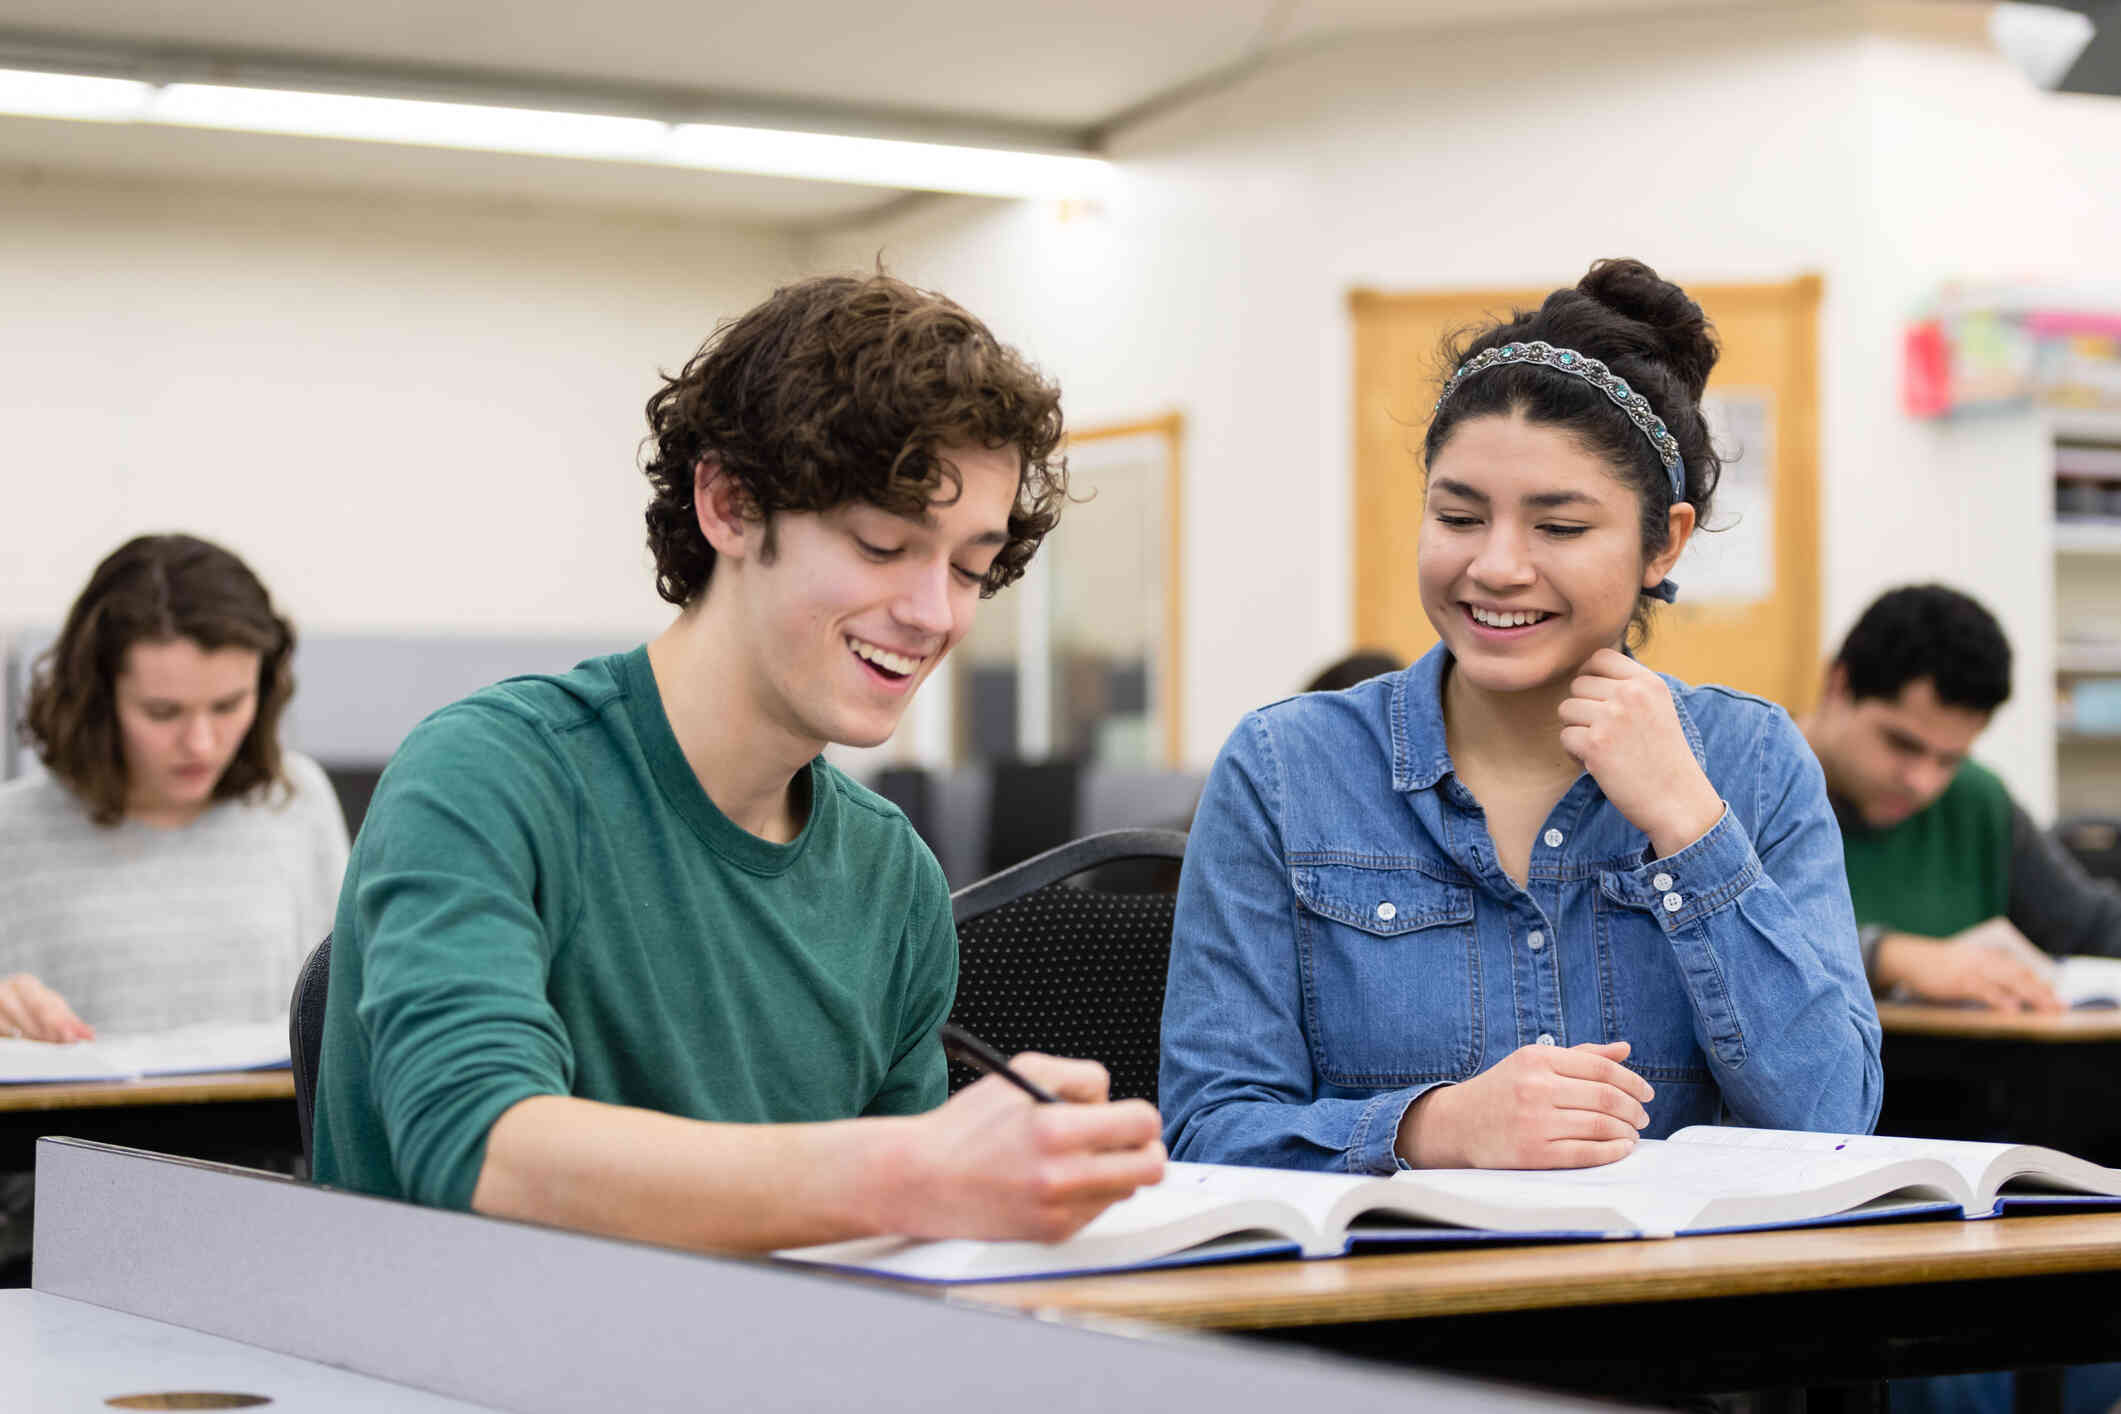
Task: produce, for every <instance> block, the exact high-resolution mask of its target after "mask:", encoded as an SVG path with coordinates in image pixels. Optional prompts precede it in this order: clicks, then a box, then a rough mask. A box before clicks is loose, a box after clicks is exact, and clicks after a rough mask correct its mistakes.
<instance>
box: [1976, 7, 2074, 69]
mask: <svg viewBox="0 0 2121 1414" xmlns="http://www.w3.org/2000/svg"><path fill="white" fill-rule="evenodd" d="M2094 32H2095V27H2094V25H2093V24H2092V17H2091V16H2090V15H2084V14H2079V13H2078V12H2077V11H2075V10H2065V9H2063V8H2062V7H2061V6H2059V5H2020V4H2003V5H1998V6H1996V8H1995V9H1993V10H1991V11H1989V15H1988V36H1989V39H1990V40H1991V41H1992V42H1993V43H1994V44H1995V46H1996V48H1997V49H1999V50H2001V51H2002V53H2003V57H2004V58H2006V59H2008V60H2010V61H2011V63H2013V64H2015V65H2016V66H2017V67H2018V70H2019V71H2020V72H2021V73H2023V74H2024V75H2025V76H2026V77H2027V78H2029V79H2031V80H2032V81H2033V83H2034V84H2035V85H2036V86H2037V87H2040V88H2053V87H2054V86H2055V85H2056V84H2059V83H2061V82H2062V77H2063V75H2065V74H2067V73H2068V72H2069V70H2070V65H2072V64H2074V63H2076V62H2077V56H2079V55H2080V54H2082V53H2083V52H2084V49H2085V46H2086V45H2088V44H2090V43H2091V42H2092V35H2093V33H2094Z"/></svg>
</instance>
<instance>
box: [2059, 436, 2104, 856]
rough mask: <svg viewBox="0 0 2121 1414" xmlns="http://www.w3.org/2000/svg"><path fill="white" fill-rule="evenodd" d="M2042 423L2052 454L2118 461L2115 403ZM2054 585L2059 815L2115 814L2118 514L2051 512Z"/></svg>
mask: <svg viewBox="0 0 2121 1414" xmlns="http://www.w3.org/2000/svg"><path fill="white" fill-rule="evenodd" d="M2048 432H2049V439H2050V448H2051V450H2052V451H2053V452H2055V453H2056V454H2058V455H2059V450H2060V448H2062V447H2063V446H2072V447H2081V446H2092V447H2097V448H2101V449H2111V451H2112V452H2113V453H2114V456H2115V458H2116V459H2117V460H2121V412H2111V411H2084V410H2078V409H2057V410H2055V411H2053V412H2051V413H2050V414H2049V415H2048ZM2097 460H2100V461H2104V460H2106V458H2104V457H2100V458H2097ZM2050 469H2051V470H2053V469H2054V468H2053V467H2052V466H2051V468H2050ZM2105 484H2107V485H2110V486H2116V487H2121V476H2116V477H2113V478H2111V479H2108V480H2106V482H2105ZM2054 584H2055V597H2054V606H2055V610H2054V612H2055V637H2054V663H2055V705H2056V729H2055V777H2056V796H2057V798H2056V804H2057V807H2058V814H2060V815H2061V816H2063V817H2068V816H2071V815H2121V516H2088V517H2079V516H2067V517H2058V518H2057V519H2056V521H2055V533H2054Z"/></svg>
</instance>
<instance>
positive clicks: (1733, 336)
mask: <svg viewBox="0 0 2121 1414" xmlns="http://www.w3.org/2000/svg"><path fill="white" fill-rule="evenodd" d="M1820 288H1821V282H1820V280H1819V277H1818V276H1816V275H1807V276H1803V277H1800V278H1798V279H1795V280H1790V281H1787V282H1784V283H1778V284H1762V285H1690V286H1688V287H1687V290H1688V293H1689V294H1691V295H1693V296H1694V298H1695V299H1697V300H1699V301H1700V302H1701V306H1702V308H1703V309H1704V310H1706V311H1707V312H1708V316H1709V318H1710V319H1711V320H1712V321H1713V322H1714V323H1715V325H1716V330H1717V333H1718V335H1719V336H1720V338H1721V339H1722V343H1723V357H1722V358H1721V359H1719V360H1718V361H1717V364H1716V370H1715V373H1714V375H1713V376H1712V377H1711V378H1710V380H1709V399H1710V400H1711V401H1713V402H1715V403H1716V405H1717V409H1718V412H1719V416H1716V417H1712V419H1711V424H1712V426H1715V425H1716V424H1717V423H1718V422H1719V421H1721V422H1724V423H1726V424H1730V425H1737V426H1739V427H1740V428H1741V435H1740V437H1739V438H1738V440H1739V441H1741V442H1743V443H1744V444H1745V445H1741V446H1737V447H1730V446H1726V445H1724V444H1725V442H1726V441H1728V440H1730V438H1729V437H1728V436H1719V438H1718V447H1719V450H1720V451H1722V452H1724V454H1725V455H1726V456H1727V457H1728V456H1731V455H1732V454H1733V453H1736V454H1737V455H1736V457H1735V459H1734V460H1732V462H1731V465H1730V466H1729V467H1728V468H1727V469H1726V472H1725V478H1726V479H1725V483H1724V487H1725V489H1723V490H1719V492H1718V494H1717V499H1716V501H1715V502H1714V503H1712V505H1711V507H1710V513H1709V519H1708V524H1709V526H1710V527H1711V528H1712V530H1714V529H1715V528H1716V527H1723V526H1728V527H1729V528H1728V529H1723V530H1720V531H1716V532H1715V533H1711V534H1707V535H1697V536H1696V537H1695V539H1696V545H1695V546H1694V547H1690V548H1689V549H1688V551H1687V554H1686V557H1685V558H1684V559H1682V560H1681V562H1680V566H1679V568H1678V569H1676V570H1675V571H1674V572H1673V578H1674V579H1676V580H1678V581H1679V584H1680V596H1679V602H1678V603H1677V604H1673V605H1669V606H1663V607H1660V608H1659V609H1658V610H1657V612H1656V614H1655V615H1654V616H1653V619H1652V623H1651V633H1650V642H1649V646H1648V647H1647V648H1646V649H1645V650H1644V651H1643V655H1642V657H1643V661H1644V662H1646V663H1648V664H1650V665H1651V666H1652V667H1655V668H1657V669H1659V670H1660V671H1663V672H1668V673H1672V674H1675V675H1676V676H1678V677H1681V678H1684V679H1685V680H1687V681H1688V682H1697V683H1699V682H1720V683H1727V684H1729V685H1730V686H1732V687H1737V688H1742V689H1744V690H1745V691H1748V692H1757V693H1759V694H1760V695H1761V696H1763V697H1767V698H1771V699H1773V700H1774V701H1777V702H1780V703H1782V704H1783V705H1784V706H1786V707H1788V708H1789V709H1790V710H1791V711H1792V712H1801V711H1803V710H1805V709H1806V708H1808V707H1809V706H1810V705H1811V702H1812V699H1813V697H1814V695H1815V694H1816V692H1817V689H1818V677H1819V672H1820V665H1819V604H1820V589H1819V509H1818V502H1819V395H1818V342H1817V341H1818V332H1817V331H1818V311H1819V295H1820ZM1545 294H1546V291H1545V290H1530V289H1525V290H1468V291H1457V292H1438V293H1428V294H1386V293H1380V292H1377V291H1372V290H1357V291H1355V292H1353V293H1352V294H1351V295H1350V296H1349V300H1348V303H1349V309H1350V312H1351V314H1352V317H1353V322H1354V332H1355V527H1354V530H1355V534H1354V542H1355V638H1356V641H1357V642H1358V643H1363V644H1375V645H1377V646H1379V647H1382V648H1387V649H1390V650H1391V651H1393V652H1395V653H1399V654H1402V655H1404V656H1406V657H1408V658H1410V659H1411V658H1413V657H1416V656H1418V655H1420V654H1421V653H1423V652H1426V651H1427V650H1428V648H1429V647H1430V645H1432V644H1433V643H1435V641H1436V634H1435V632H1434V631H1433V630H1432V629H1431V628H1430V627H1429V622H1428V619H1427V617H1426V616H1425V615H1424V614H1423V613H1422V610H1421V595H1420V591H1419V589H1418V587H1417V585H1416V582H1415V544H1416V540H1417V536H1418V533H1419V528H1420V525H1421V501H1422V473H1421V465H1420V458H1419V452H1420V448H1421V439H1422V436H1423V434H1424V433H1425V432H1426V431H1427V429H1428V424H1429V411H1430V407H1431V405H1432V404H1434V402H1435V401H1436V392H1437V387H1438V370H1439V368H1440V363H1439V360H1440V358H1441V352H1440V350H1441V346H1442V343H1443V340H1444V337H1445V335H1446V333H1447V332H1448V331H1450V330H1452V329H1457V328H1461V327H1463V326H1465V325H1469V324H1478V323H1484V322H1487V321H1489V320H1491V319H1494V318H1496V317H1498V316H1501V315H1504V314H1506V313H1507V312H1508V311H1509V310H1512V309H1528V308H1533V307H1536V306H1537V305H1538V303H1539V301H1540V300H1541V299H1542V298H1544V296H1545ZM1734 522H1735V523H1734ZM1690 572H1691V576H1692V577H1691V581H1690Z"/></svg>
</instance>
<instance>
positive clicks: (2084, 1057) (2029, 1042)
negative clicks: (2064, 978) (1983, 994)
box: [1878, 1002, 2121, 1164]
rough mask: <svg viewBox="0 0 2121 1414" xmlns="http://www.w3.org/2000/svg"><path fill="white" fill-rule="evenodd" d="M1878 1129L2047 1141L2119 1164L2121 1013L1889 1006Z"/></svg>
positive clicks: (1882, 1015)
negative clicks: (2041, 1013) (2052, 1013)
mask: <svg viewBox="0 0 2121 1414" xmlns="http://www.w3.org/2000/svg"><path fill="white" fill-rule="evenodd" d="M1878 1020H1879V1021H1880V1023H1882V1024H1883V1026H1884V1028H1885V1051H1884V1060H1885V1109H1884V1112H1883V1113H1882V1114H1881V1115H1880V1116H1879V1119H1878V1132H1879V1133H1881V1134H1913V1135H1921V1136H1924V1137H1928V1138H1937V1139H1996V1140H2009V1141H2011V1142H2014V1143H2022V1144H2046V1145H2050V1146H2051V1147H2053V1148H2057V1149H2064V1150H2067V1151H2069V1152H2070V1153H2073V1154H2079V1155H2082V1156H2083V1157H2084V1158H2087V1159H2092V1160H2094V1161H2096V1162H2098V1163H2103V1164H2121V1104H2117V1103H2116V1097H2117V1095H2121V1011H2117V1010H2115V1009H2113V1008H2106V1007H2101V1008H2086V1009H2084V1010H2081V1011H2067V1012H2062V1013H2059V1014H2055V1015H2049V1016H2039V1015H2034V1014H2032V1013H2029V1012H2002V1011H1990V1010H1987V1009H1985V1008H1976V1007H1952V1006H1927V1005H1921V1004H1916V1003H1906V1002H1886V1003H1883V1004H1881V1005H1880V1006H1879V1008H1878Z"/></svg>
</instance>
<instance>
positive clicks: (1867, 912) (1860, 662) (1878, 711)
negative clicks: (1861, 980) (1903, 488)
mask: <svg viewBox="0 0 2121 1414" xmlns="http://www.w3.org/2000/svg"><path fill="white" fill-rule="evenodd" d="M2010 671H2011V649H2010V643H2009V641H2008V640H2007V639H2005V638H2004V636H2003V629H2002V627H2001V626H2000V625H1998V624H1997V622H1996V620H1995V618H1994V617H1993V616H1992V615H1990V613H1989V612H1988V610H1986V609H1984V608H1983V607H1982V606H1981V605H1980V604H1978V603H1976V602H1975V601H1974V600H1972V599H1970V598H1968V597H1967V596H1966V595H1964V594H1961V593H1959V592H1957V591H1956V590H1952V589H1947V588H1945V587H1944V586H1942V585H1936V584H1926V585H1913V586H1909V587H1906V588H1902V589H1895V590H1893V591H1891V592H1890V593H1887V594H1885V595H1884V596H1882V597H1881V598H1879V599H1878V600H1877V602H1875V603H1873V604H1872V605H1871V606H1870V608H1868V609H1866V610H1865V611H1864V613H1863V616H1862V617H1861V618H1860V619H1858V620H1857V622H1856V626H1855V627H1854V628H1853V629H1851V630H1850V631H1849V635H1848V639H1847V641H1846V642H1844V643H1843V644H1842V647H1841V651H1840V652H1839V653H1838V654H1836V655H1835V658H1834V661H1833V663H1832V665H1831V666H1830V667H1829V668H1828V670H1827V680H1826V693H1825V696H1824V697H1823V698H1822V700H1821V701H1820V704H1819V706H1818V708H1817V709H1816V710H1815V711H1814V712H1813V713H1812V714H1811V715H1810V716H1809V717H1807V718H1805V719H1804V720H1803V721H1802V722H1801V723H1800V724H1799V725H1801V726H1802V727H1803V729H1804V734H1805V737H1806V738H1807V739H1808V740H1809V741H1810V742H1811V744H1812V750H1813V751H1815V752H1817V753H1818V756H1819V763H1820V765H1821V766H1822V767H1824V768H1825V771H1826V785H1827V793H1828V795H1829V796H1831V797H1832V799H1833V802H1834V808H1835V811H1836V812H1837V814H1838V815H1839V816H1840V820H1841V833H1842V847H1843V851H1844V854H1845V857H1846V859H1847V862H1848V876H1849V895H1850V897H1851V899H1852V900H1853V901H1854V903H1855V906H1856V921H1857V923H1858V924H1859V925H1861V928H1862V933H1861V936H1862V939H1863V945H1864V960H1865V965H1866V966H1867V968H1868V969H1869V971H1870V976H1871V984H1872V986H1873V987H1874V988H1875V989H1876V990H1877V991H1878V992H1880V993H1886V992H1892V991H1899V992H1902V993H1904V994H1907V995H1911V996H1914V997H1917V998H1921V999H1924V1000H1928V1001H1960V1002H1979V1003H1982V1004H1983V1005H1986V1006H1991V1007H1998V1008H2003V1009H2006V1010H2027V1011H2055V1010H2059V1009H2060V1008H2061V1002H2060V1000H2059V999H2058V998H2057V997H2056V995H2055V990H2054V987H2053V986H2052V984H2051V983H2050V982H2049V980H2048V977H2047V975H2046V962H2045V956H2046V955H2054V956H2061V955H2065V954H2070V953H2098V954H2105V955H2109V956H2112V955H2116V954H2121V893H2117V892H2116V891H2115V890H2114V889H2113V888H2112V887H2111V886H2110V885H2105V884H2101V883H2099V882H2098V881H2096V880H2094V879H2092V878H2090V877H2089V876H2088V875H2086V874H2085V872H2084V870H2083V869H2082V868H2081V867H2080V866H2079V865H2078V864H2077V862H2076V861H2075V860H2074V859H2072V858H2070V856H2069V855H2068V854H2067V853H2066V852H2065V851H2064V850H2063V849H2062V848H2061V847H2060V846H2059V845H2057V844H2056V843H2055V842H2054V840H2052V839H2051V838H2049V837H2048V835H2047V833H2046V832H2045V831H2043V830H2041V829H2040V828H2039V827H2038V826H2037V825H2035V824H2034V823H2033V821H2032V819H2031V817H2029V816H2028V815H2027V814H2026V813H2025V812H2024V811H2023V810H2021V809H2020V808H2019V807H2018V805H2017V804H2016V802H2014V801H2013V800H2012V799H2011V798H2010V793H2009V792H2008V791H2006V790H2005V789H2004V787H2003V783H2002V782H2001V781H1999V780H1998V779H1996V777H1995V776H1994V775H1993V774H1991V773H1990V772H1989V771H1987V770H1986V769H1984V768H1983V767H1981V766H1979V765H1977V764H1975V763H1974V762H1973V761H1971V760H1969V759H1967V753H1968V751H1970V750H1971V749H1972V747H1973V744H1974V740H1975V738H1977V737H1979V736H1980V735H1981V733H1982V731H1983V730H1984V729H1985V728H1986V727H1987V726H1988V722H1989V718H1990V716H1991V715H1992V714H1993V713H1994V712H1995V710H1996V708H1997V707H1999V706H2001V705H2002V704H2003V702H2004V700H2005V699H2006V698H2008V697H2009V696H2010Z"/></svg>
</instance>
